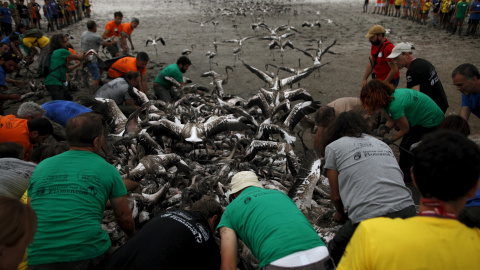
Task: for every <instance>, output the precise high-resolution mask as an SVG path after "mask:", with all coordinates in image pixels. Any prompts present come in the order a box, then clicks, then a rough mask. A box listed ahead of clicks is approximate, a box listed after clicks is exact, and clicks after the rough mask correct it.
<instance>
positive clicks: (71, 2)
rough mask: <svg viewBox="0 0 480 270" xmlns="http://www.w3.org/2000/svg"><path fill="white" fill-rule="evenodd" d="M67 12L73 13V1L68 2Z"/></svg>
mask: <svg viewBox="0 0 480 270" xmlns="http://www.w3.org/2000/svg"><path fill="white" fill-rule="evenodd" d="M67 3H68V10H70V11H74V10H75V1H74V0H68V1H67Z"/></svg>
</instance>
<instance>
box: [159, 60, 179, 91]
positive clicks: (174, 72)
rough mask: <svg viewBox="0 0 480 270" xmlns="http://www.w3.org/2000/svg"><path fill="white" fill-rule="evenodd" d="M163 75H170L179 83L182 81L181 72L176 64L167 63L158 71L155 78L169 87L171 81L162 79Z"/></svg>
mask: <svg viewBox="0 0 480 270" xmlns="http://www.w3.org/2000/svg"><path fill="white" fill-rule="evenodd" d="M164 77H172V78H174V79H175V80H176V81H177V82H179V83H182V82H183V74H182V72H181V71H180V68H179V67H178V65H177V64H170V65H168V66H167V67H165V68H164V69H163V70H162V71H160V73H158V75H157V77H156V78H155V82H156V83H158V84H160V85H163V86H165V87H171V86H172V83H171V82H169V81H166V80H165V79H163V78H164Z"/></svg>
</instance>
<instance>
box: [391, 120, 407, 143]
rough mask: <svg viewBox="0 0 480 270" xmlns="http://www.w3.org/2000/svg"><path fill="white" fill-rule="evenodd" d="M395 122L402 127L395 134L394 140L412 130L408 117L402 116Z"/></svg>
mask: <svg viewBox="0 0 480 270" xmlns="http://www.w3.org/2000/svg"><path fill="white" fill-rule="evenodd" d="M395 124H396V125H397V127H398V128H399V129H400V130H399V131H398V132H397V134H395V136H393V138H392V141H396V140H398V139H400V138H402V137H403V136H404V135H405V134H407V132H408V131H409V130H410V125H409V124H408V120H407V117H405V116H402V117H400V118H399V119H398V120H396V121H395Z"/></svg>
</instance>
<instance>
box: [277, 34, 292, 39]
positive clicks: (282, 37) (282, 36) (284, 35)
mask: <svg viewBox="0 0 480 270" xmlns="http://www.w3.org/2000/svg"><path fill="white" fill-rule="evenodd" d="M293 35H295V34H294V33H285V34H283V35H281V36H280V38H281V39H284V38H287V37H291V36H293Z"/></svg>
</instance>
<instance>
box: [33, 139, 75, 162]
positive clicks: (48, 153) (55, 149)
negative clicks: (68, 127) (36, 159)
mask: <svg viewBox="0 0 480 270" xmlns="http://www.w3.org/2000/svg"><path fill="white" fill-rule="evenodd" d="M69 149H70V145H69V144H68V142H65V141H63V142H57V143H54V144H51V145H48V146H47V147H46V148H45V149H43V151H42V155H41V156H40V161H42V160H44V159H47V158H51V157H53V156H56V155H59V154H61V153H63V152H66V151H68V150H69Z"/></svg>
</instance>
